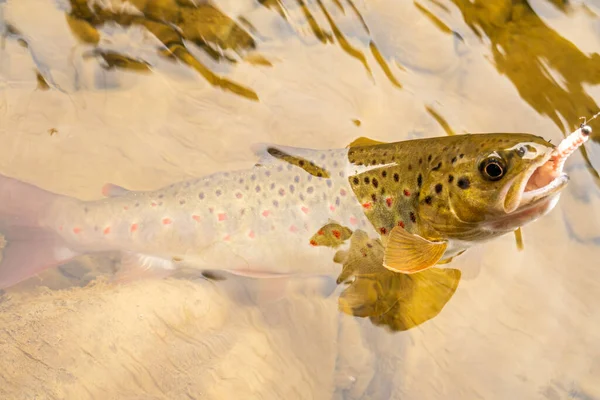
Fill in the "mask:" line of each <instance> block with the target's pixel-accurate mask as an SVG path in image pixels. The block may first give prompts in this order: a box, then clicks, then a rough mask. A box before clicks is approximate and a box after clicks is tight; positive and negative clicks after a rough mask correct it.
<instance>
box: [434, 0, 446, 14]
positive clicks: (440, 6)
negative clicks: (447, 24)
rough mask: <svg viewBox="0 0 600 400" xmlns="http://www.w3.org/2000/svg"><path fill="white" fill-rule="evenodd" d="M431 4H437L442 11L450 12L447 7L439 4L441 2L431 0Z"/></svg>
mask: <svg viewBox="0 0 600 400" xmlns="http://www.w3.org/2000/svg"><path fill="white" fill-rule="evenodd" d="M429 2H430V3H432V4H435V5H436V6H438V7H439V8H441V9H442V10H444V11H446V12H447V13H449V12H450V9H449V8H448V7H447V6H446V5H445V4H442V3H440V2H439V0H429Z"/></svg>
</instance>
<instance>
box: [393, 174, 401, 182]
mask: <svg viewBox="0 0 600 400" xmlns="http://www.w3.org/2000/svg"><path fill="white" fill-rule="evenodd" d="M394 181H395V182H398V181H400V175H398V174H394Z"/></svg>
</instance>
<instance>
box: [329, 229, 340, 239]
mask: <svg viewBox="0 0 600 400" xmlns="http://www.w3.org/2000/svg"><path fill="white" fill-rule="evenodd" d="M331 233H333V236H335V237H336V238H337V239H339V238H341V237H342V232H340V231H336V230H333V231H331Z"/></svg>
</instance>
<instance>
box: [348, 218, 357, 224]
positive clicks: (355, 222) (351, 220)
mask: <svg viewBox="0 0 600 400" xmlns="http://www.w3.org/2000/svg"><path fill="white" fill-rule="evenodd" d="M350 224H351V225H356V224H358V220H357V219H356V217H350Z"/></svg>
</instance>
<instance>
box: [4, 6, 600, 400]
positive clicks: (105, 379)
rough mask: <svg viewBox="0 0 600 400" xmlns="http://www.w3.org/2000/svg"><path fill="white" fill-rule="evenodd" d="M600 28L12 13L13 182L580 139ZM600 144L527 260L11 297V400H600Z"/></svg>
mask: <svg viewBox="0 0 600 400" xmlns="http://www.w3.org/2000/svg"><path fill="white" fill-rule="evenodd" d="M599 16H600V8H599V7H598V5H597V3H596V2H594V1H583V2H565V1H554V0H552V1H550V0H531V1H525V0H499V1H484V0H475V1H468V0H464V1H460V0H422V1H416V2H394V1H387V0H373V1H358V0H315V1H305V0H260V1H258V2H255V1H242V0H240V1H227V0H220V1H213V2H206V1H200V0H129V1H127V2H122V1H116V0H115V1H87V0H85V1H84V0H69V1H66V0H65V1H58V2H55V3H54V2H46V1H37V0H27V1H22V0H9V1H6V2H0V36H1V38H0V135H1V136H2V138H1V139H2V142H3V146H2V148H0V167H1V168H0V170H1V172H2V173H5V174H7V175H11V176H16V177H18V178H20V179H25V180H28V181H31V182H33V183H36V184H39V185H40V186H43V187H46V188H48V189H52V190H56V191H59V192H61V193H66V194H72V195H76V196H78V197H82V198H94V196H97V195H99V193H98V191H99V190H98V188H99V187H101V186H102V184H103V183H105V182H106V181H115V182H116V183H119V184H124V185H125V186H129V187H132V188H140V189H150V188H157V187H160V186H162V185H163V184H168V183H172V182H173V181H175V180H179V179H183V178H187V177H189V176H192V175H194V176H198V175H204V174H207V173H210V172H213V171H216V170H224V169H234V168H246V167H248V166H249V165H252V164H253V163H255V162H256V160H255V159H254V156H252V155H251V154H250V152H249V151H247V149H249V148H250V145H251V144H252V143H255V142H272V141H275V142H279V143H282V144H289V145H294V146H301V147H316V148H327V147H330V148H332V147H343V146H345V145H346V144H347V143H350V141H351V140H353V139H355V138H356V137H359V136H368V137H373V138H376V139H377V140H381V141H395V140H402V139H408V138H414V137H424V136H434V135H454V134H459V133H464V132H476V131H492V130H496V131H527V132H532V133H537V134H540V135H542V136H544V137H546V138H548V139H553V140H554V141H555V142H556V141H558V140H559V139H560V138H561V137H562V135H564V134H565V133H568V132H570V131H571V130H572V129H573V126H574V125H575V124H577V123H578V122H579V120H578V118H579V117H581V116H589V115H592V114H595V113H596V112H597V111H598V102H599V99H600V91H599V90H598V87H599V84H600V56H599V52H600V40H599V39H598V38H599V37H600V36H599V35H598V32H600V17H599ZM96 67H97V68H96ZM592 126H593V128H594V129H595V136H594V138H593V139H594V140H595V142H590V143H589V144H587V145H586V147H585V149H583V151H582V152H581V153H580V154H578V155H576V156H574V157H573V159H572V160H570V161H569V163H568V173H569V174H570V176H571V183H570V185H569V187H568V189H567V190H566V191H565V193H564V194H563V196H562V199H561V202H560V204H559V207H557V209H556V210H555V211H554V212H553V213H552V214H551V215H549V216H548V217H545V218H543V219H542V220H540V221H539V222H537V223H535V224H533V225H531V226H528V227H526V228H525V229H524V230H523V237H524V238H525V240H526V246H525V248H524V250H523V251H518V249H517V248H516V246H515V243H514V238H513V237H507V238H503V239H501V240H498V241H495V242H493V243H490V244H489V245H487V246H484V247H482V248H481V249H478V250H475V249H474V250H473V251H469V252H467V253H465V255H462V256H461V257H459V258H457V259H456V260H454V261H453V263H452V264H449V265H443V266H439V267H440V268H435V269H431V270H429V271H425V272H423V273H419V274H415V275H410V276H405V275H398V274H393V273H391V272H389V271H387V270H386V269H384V268H383V267H382V265H381V264H382V263H381V259H382V255H381V245H380V243H379V242H378V241H377V240H373V239H368V238H367V237H366V236H364V235H363V234H362V233H361V231H356V232H353V233H352V237H351V238H350V240H351V242H352V247H351V248H350V249H349V251H348V252H340V253H338V255H337V257H336V261H338V263H339V266H340V268H339V271H340V275H339V277H338V279H337V283H338V286H337V288H336V289H335V291H334V292H333V293H331V290H329V289H330V287H322V286H319V285H321V284H322V282H313V281H310V280H301V279H298V280H293V281H292V282H289V283H288V285H287V287H286V289H285V291H283V292H282V291H280V287H279V286H277V284H275V285H273V283H272V282H271V283H264V282H259V281H248V280H246V279H238V278H232V277H226V279H225V280H221V279H222V278H223V277H222V276H217V275H211V274H210V273H208V274H207V276H206V277H205V278H208V279H203V278H199V277H197V276H195V277H185V276H184V277H177V278H175V279H167V280H164V281H148V282H139V283H136V284H133V285H128V286H122V287H121V286H111V285H107V284H105V283H104V279H105V278H106V277H107V276H110V275H112V274H114V272H115V269H116V268H117V263H116V258H113V257H104V258H95V257H85V258H82V259H79V260H77V261H76V262H73V263H70V264H68V265H65V266H62V267H61V268H60V269H57V270H54V271H48V272H47V273H44V274H41V275H40V276H39V277H37V278H34V279H32V280H30V281H29V282H26V283H24V284H23V285H21V286H20V287H18V288H15V289H14V290H10V291H8V292H7V293H5V295H4V296H3V297H2V300H1V302H0V325H2V327H4V328H3V329H2V330H0V351H2V354H4V356H3V358H2V361H0V397H2V398H7V399H8V398H23V397H35V396H38V397H39V396H41V395H42V394H43V395H46V394H48V396H49V397H50V396H54V397H56V398H106V397H111V396H113V397H114V396H117V397H119V398H139V397H140V396H142V397H145V398H198V397H199V394H203V395H205V396H206V397H207V398H237V397H239V395H240V393H244V395H248V396H249V397H253V396H254V397H257V398H258V397H261V398H265V397H266V398H324V399H329V398H348V399H350V398H386V399H387V398H400V397H402V398H408V399H411V398H414V399H422V398H441V397H444V398H452V397H456V396H457V393H460V396H461V397H465V398H494V399H496V398H498V399H502V398H541V399H552V400H553V399H560V398H569V397H570V398H590V399H593V398H600V386H598V382H597V376H598V374H600V353H598V351H597V350H596V349H597V346H596V344H597V342H598V340H599V339H600V325H599V324H598V323H597V321H598V318H599V317H600V314H599V312H598V310H600V307H598V306H599V305H600V304H599V303H598V299H597V293H598V289H599V282H600V272H599V271H598V268H597V265H596V264H597V263H596V262H595V260H597V259H598V257H600V250H599V249H600V233H599V231H598V226H600V214H599V213H598V210H599V209H600V208H599V207H600V203H599V202H598V199H600V190H599V189H598V187H599V186H598V184H599V183H600V179H599V178H598V172H597V171H598V169H599V166H600V150H599V147H598V144H597V143H598V141H599V140H598V132H600V126H599V125H598V124H592ZM348 234H350V232H348ZM317 239H318V240H326V239H327V238H326V237H325V236H323V237H322V238H321V237H319V238H316V239H315V240H317ZM519 240H522V239H519ZM333 278H335V277H333ZM265 289H266V290H265ZM246 291H247V292H249V293H251V292H252V291H256V292H258V293H263V292H265V291H271V292H272V293H273V297H272V298H269V299H266V301H259V303H260V304H259V305H257V304H255V303H256V302H253V301H246V300H247V299H245V298H244V295H242V294H243V293H245V292H246ZM254 294H256V293H254ZM256 297H257V296H253V295H252V293H251V295H250V296H249V298H252V299H256ZM242 300H243V301H242ZM263 300H264V299H263ZM382 327H383V328H385V329H381V328H382ZM423 371H427V373H425V374H423Z"/></svg>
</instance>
